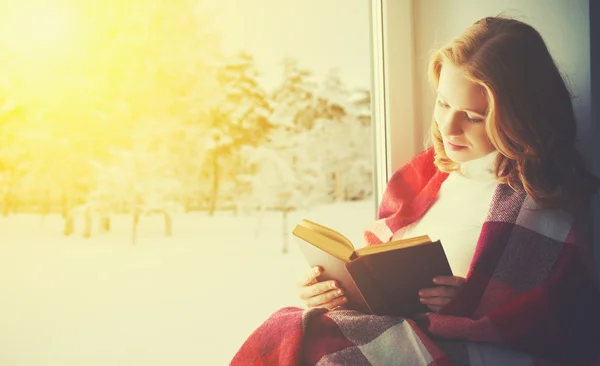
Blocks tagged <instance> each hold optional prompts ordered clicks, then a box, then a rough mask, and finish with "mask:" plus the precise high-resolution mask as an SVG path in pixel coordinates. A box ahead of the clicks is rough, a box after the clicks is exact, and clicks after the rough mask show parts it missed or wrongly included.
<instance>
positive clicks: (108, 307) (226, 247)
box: [0, 200, 375, 366]
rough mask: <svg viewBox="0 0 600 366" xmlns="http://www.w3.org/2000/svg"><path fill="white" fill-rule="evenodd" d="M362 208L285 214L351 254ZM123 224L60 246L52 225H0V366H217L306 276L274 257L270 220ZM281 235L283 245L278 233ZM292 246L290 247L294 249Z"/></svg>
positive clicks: (370, 206) (298, 266)
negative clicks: (321, 227)
mask: <svg viewBox="0 0 600 366" xmlns="http://www.w3.org/2000/svg"><path fill="white" fill-rule="evenodd" d="M374 207H375V206H374V203H373V202H372V201H370V200H366V201H360V202H352V203H337V204H331V205H327V206H321V207H318V208H314V209H313V210H311V211H310V212H292V213H290V216H289V221H288V227H287V228H286V234H288V233H289V232H291V230H292V228H293V226H294V225H295V223H296V222H298V221H299V220H300V219H301V218H303V217H306V218H309V219H312V220H316V221H319V222H322V223H324V224H326V225H330V226H332V227H333V228H336V229H338V230H339V231H340V232H342V233H343V234H345V235H346V236H348V237H349V238H350V239H351V240H353V241H354V242H356V243H360V242H361V238H362V229H363V228H364V227H365V225H367V224H368V223H369V222H371V221H372V219H373V217H374ZM162 220H163V218H162V217H161V216H148V217H142V219H141V221H140V228H139V235H138V244H137V245H135V246H133V245H131V244H130V235H131V218H130V217H126V216H123V217H117V218H116V219H115V220H113V230H112V231H111V233H108V234H103V235H100V236H95V237H92V238H91V239H83V238H82V237H81V233H80V232H77V233H76V235H74V236H72V237H69V238H65V237H62V236H61V230H62V220H61V219H60V217H58V216H49V217H47V218H46V219H45V220H44V221H42V220H41V218H40V216H37V215H36V216H32V215H21V216H10V217H8V218H0V294H1V295H0V296H1V301H2V309H3V311H2V312H1V313H0V365H7V366H33V365H35V366H37V365H45V366H54V365H57V366H58V365H60V366H71V365H73V366H75V365H77V366H79V365H86V366H96V365H98V366H100V365H102V366H105V365H128V366H136V365H144V366H158V365H161V366H162V365H182V366H183V365H226V364H228V362H229V361H230V360H231V358H232V356H233V354H234V353H235V351H236V350H237V349H238V348H239V346H240V345H241V344H242V342H243V341H244V340H245V339H246V338H247V336H248V335H249V334H250V333H251V332H252V331H253V330H254V329H255V328H256V327H257V326H258V325H259V324H260V323H261V322H262V321H263V320H265V319H266V317H268V316H269V314H271V313H272V312H273V311H275V310H276V309H278V308H281V307H283V306H288V305H301V303H300V302H299V300H298V299H297V298H296V294H295V286H294V283H295V281H296V279H297V278H298V276H299V275H300V274H301V273H302V272H304V271H305V270H306V269H307V265H306V263H305V262H304V259H303V257H302V256H301V254H300V253H299V252H298V251H297V248H296V246H295V245H294V242H293V240H292V241H291V246H290V252H289V253H288V254H282V253H281V243H282V240H283V236H282V235H283V231H282V221H281V215H280V214H278V213H273V212H266V213H262V214H259V213H257V214H254V215H252V216H242V215H240V216H234V215H233V214H232V213H228V212H217V213H216V215H215V217H212V218H211V217H209V216H207V215H206V214H204V213H191V214H179V215H175V216H174V219H173V225H174V228H173V230H174V236H173V237H171V238H165V237H164V236H163V230H164V228H163V221H162ZM288 235H289V234H288ZM294 240H297V239H294Z"/></svg>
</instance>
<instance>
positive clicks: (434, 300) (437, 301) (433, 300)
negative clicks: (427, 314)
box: [420, 297, 452, 306]
mask: <svg viewBox="0 0 600 366" xmlns="http://www.w3.org/2000/svg"><path fill="white" fill-rule="evenodd" d="M451 300H452V298H451V297H428V298H421V299H420V301H421V303H423V304H425V305H434V306H446V305H448V303H449V302H450V301H451Z"/></svg>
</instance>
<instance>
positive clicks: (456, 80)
mask: <svg viewBox="0 0 600 366" xmlns="http://www.w3.org/2000/svg"><path fill="white" fill-rule="evenodd" d="M438 93H439V94H440V95H441V96H443V98H444V99H445V102H446V103H448V104H450V105H451V106H452V107H454V108H457V109H470V110H475V111H482V112H485V110H486V109H487V106H488V100H487V94H486V91H485V89H484V88H483V87H482V86H481V85H479V84H476V83H474V82H472V81H471V80H469V79H468V78H467V77H465V74H464V72H463V70H462V69H461V68H459V67H457V66H455V65H453V64H451V63H449V62H446V63H444V65H443V66H442V69H441V72H440V80H439V84H438Z"/></svg>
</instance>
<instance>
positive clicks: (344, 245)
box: [293, 219, 452, 317]
mask: <svg viewBox="0 0 600 366" xmlns="http://www.w3.org/2000/svg"><path fill="white" fill-rule="evenodd" d="M293 234H294V235H295V236H297V237H298V238H300V239H302V240H299V241H298V245H299V246H300V250H301V251H302V253H303V254H304V256H305V257H306V259H307V261H308V263H309V265H310V266H311V267H312V266H320V267H321V268H323V269H324V271H323V273H322V274H321V275H320V276H319V278H318V279H319V281H325V280H336V281H338V282H339V284H340V286H341V287H342V288H343V289H344V294H345V296H346V297H347V298H348V303H347V305H346V308H349V309H353V310H358V311H360V312H363V313H366V314H375V315H393V316H403V317H411V316H413V315H415V314H418V313H422V312H427V311H429V308H428V307H427V306H425V305H423V304H421V302H420V301H419V294H418V292H419V290H420V289H422V288H427V287H434V286H435V284H434V283H433V278H434V277H436V276H452V271H451V269H450V265H449V264H448V260H447V258H446V254H445V253H444V249H443V247H442V245H441V243H440V241H439V240H438V241H431V240H430V238H429V237H428V236H419V237H414V238H407V239H403V240H395V241H390V242H388V243H382V244H377V245H372V246H367V247H363V248H360V249H355V247H354V245H353V244H352V242H351V241H350V240H349V239H348V238H346V237H345V236H344V235H342V234H340V233H339V232H337V231H335V230H333V229H331V228H328V227H326V226H323V225H320V224H317V223H315V222H312V221H309V220H306V219H304V220H302V221H301V222H300V223H298V224H297V225H296V227H295V228H294V231H293Z"/></svg>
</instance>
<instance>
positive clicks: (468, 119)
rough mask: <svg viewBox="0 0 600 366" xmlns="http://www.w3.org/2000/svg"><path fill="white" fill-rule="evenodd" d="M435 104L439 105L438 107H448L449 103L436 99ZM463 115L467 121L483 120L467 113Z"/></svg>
mask: <svg viewBox="0 0 600 366" xmlns="http://www.w3.org/2000/svg"><path fill="white" fill-rule="evenodd" d="M436 104H437V105H439V106H440V107H444V108H448V107H449V105H448V104H446V103H444V102H442V101H441V100H437V101H436ZM465 117H466V118H467V121H469V122H470V123H479V122H483V119H481V118H471V117H469V115H468V114H467V113H465Z"/></svg>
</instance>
